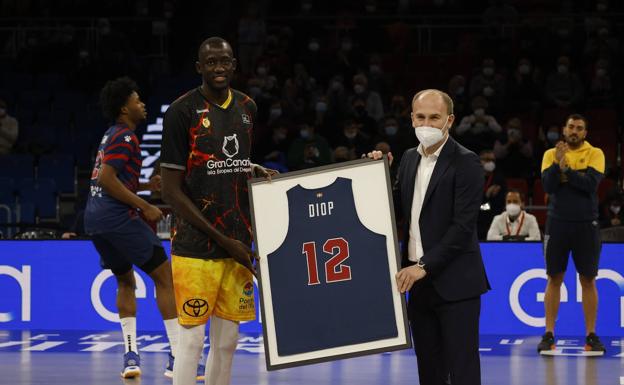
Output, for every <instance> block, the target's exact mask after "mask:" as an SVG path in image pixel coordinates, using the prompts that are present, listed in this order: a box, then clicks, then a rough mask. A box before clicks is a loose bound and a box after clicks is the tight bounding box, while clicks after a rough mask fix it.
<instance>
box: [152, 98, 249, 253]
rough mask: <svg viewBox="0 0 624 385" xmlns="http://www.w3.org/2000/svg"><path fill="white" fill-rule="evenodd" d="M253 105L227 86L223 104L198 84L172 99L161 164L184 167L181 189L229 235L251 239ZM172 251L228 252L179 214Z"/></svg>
mask: <svg viewBox="0 0 624 385" xmlns="http://www.w3.org/2000/svg"><path fill="white" fill-rule="evenodd" d="M256 112H257V107H256V104H255V103H254V101H253V100H252V99H251V98H249V96H247V95H245V94H243V93H242V92H239V91H236V90H233V89H230V90H229V94H228V98H227V100H226V101H225V102H224V103H223V104H222V105H217V104H213V103H211V102H210V101H208V100H207V99H206V98H205V97H204V95H203V94H202V93H201V91H200V89H199V88H196V89H194V90H192V91H189V92H187V93H186V94H185V95H183V96H182V97H180V98H179V99H177V100H176V101H175V102H173V103H172V104H171V106H170V107H169V109H168V110H167V112H166V113H165V119H164V121H163V143H162V150H161V151H162V153H161V157H160V160H161V163H160V165H161V167H165V168H172V169H177V170H183V171H184V172H185V175H186V178H185V183H184V190H185V192H186V193H187V194H188V195H189V197H190V198H191V200H192V201H193V202H194V203H195V205H196V206H197V207H198V208H199V209H200V210H201V212H202V214H204V217H205V218H206V219H207V220H208V221H209V222H210V223H211V224H212V225H213V226H214V227H215V228H216V229H217V230H219V231H220V232H222V233H223V234H225V235H226V236H228V237H231V238H234V239H237V240H239V241H241V242H243V243H245V244H247V245H251V221H250V218H249V199H248V196H247V180H248V179H249V178H250V177H251V167H252V165H251V161H250V152H251V139H252V135H253V125H254V122H255V119H256ZM171 253H172V254H174V255H178V256H183V257H191V258H206V259H208V258H210V259H212V258H227V257H228V255H227V253H226V252H225V250H223V249H222V248H221V247H220V246H219V245H218V244H216V242H213V241H212V240H211V239H210V238H209V237H208V236H207V235H206V234H204V233H203V232H201V231H200V230H198V229H197V228H195V227H194V226H193V225H191V224H190V223H187V222H186V221H185V220H184V219H182V218H178V219H177V221H176V225H175V231H174V236H173V239H172V241H171Z"/></svg>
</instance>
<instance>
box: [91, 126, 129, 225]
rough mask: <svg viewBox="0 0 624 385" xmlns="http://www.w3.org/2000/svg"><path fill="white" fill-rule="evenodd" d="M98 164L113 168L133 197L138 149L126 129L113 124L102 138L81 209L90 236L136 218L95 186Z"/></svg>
mask: <svg viewBox="0 0 624 385" xmlns="http://www.w3.org/2000/svg"><path fill="white" fill-rule="evenodd" d="M102 164H107V165H109V166H111V167H113V168H114V169H115V171H116V172H117V178H118V179H119V180H120V181H121V183H123V185H124V186H126V188H127V189H128V190H130V191H132V192H134V193H136V191H137V189H138V188H139V174H140V172H141V148H140V147H139V140H138V139H137V137H136V135H135V134H134V131H132V130H131V129H129V128H128V127H127V126H126V125H123V124H116V125H114V126H112V127H110V128H109V129H108V130H107V131H106V133H105V134H104V136H103V137H102V141H101V142H100V146H99V148H98V153H97V157H96V159H95V165H94V167H93V172H92V173H91V191H90V194H89V199H88V201H87V207H86V209H85V230H86V231H87V233H90V234H92V233H99V232H103V231H107V230H111V229H114V228H116V227H118V226H120V225H121V224H123V223H124V222H126V221H127V220H128V219H130V218H133V217H135V216H136V215H137V213H136V210H135V209H134V208H132V207H130V206H128V205H127V204H125V203H123V202H120V201H118V200H117V199H115V198H113V197H111V196H110V195H108V194H107V193H106V191H104V189H102V187H100V186H98V184H97V179H98V175H99V173H100V169H101V167H102Z"/></svg>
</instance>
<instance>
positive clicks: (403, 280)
mask: <svg viewBox="0 0 624 385" xmlns="http://www.w3.org/2000/svg"><path fill="white" fill-rule="evenodd" d="M426 275H427V272H426V271H425V269H423V268H422V267H418V266H417V265H412V266H409V267H404V268H403V269H401V271H399V272H398V273H396V282H397V288H398V289H399V293H405V292H407V291H409V289H411V288H412V286H413V285H414V283H416V281H418V280H420V279H423V278H424V277H425V276H426Z"/></svg>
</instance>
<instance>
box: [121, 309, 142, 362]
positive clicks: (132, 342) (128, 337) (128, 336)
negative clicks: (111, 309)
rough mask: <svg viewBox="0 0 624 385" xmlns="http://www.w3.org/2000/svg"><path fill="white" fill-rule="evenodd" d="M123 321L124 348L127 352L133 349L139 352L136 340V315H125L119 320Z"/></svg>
mask: <svg viewBox="0 0 624 385" xmlns="http://www.w3.org/2000/svg"><path fill="white" fill-rule="evenodd" d="M119 322H121V334H123V341H124V348H125V349H126V353H128V352H129V351H133V352H135V353H138V352H139V349H138V347H137V341H136V317H124V318H121V319H120V320H119Z"/></svg>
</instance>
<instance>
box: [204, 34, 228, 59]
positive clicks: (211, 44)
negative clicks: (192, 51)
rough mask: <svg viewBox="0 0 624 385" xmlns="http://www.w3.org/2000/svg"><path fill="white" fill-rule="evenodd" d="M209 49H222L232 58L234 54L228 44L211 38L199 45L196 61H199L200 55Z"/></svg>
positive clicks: (221, 39)
mask: <svg viewBox="0 0 624 385" xmlns="http://www.w3.org/2000/svg"><path fill="white" fill-rule="evenodd" d="M210 48H222V49H224V50H225V51H227V52H229V54H230V56H234V52H233V51H232V46H230V43H228V42H227V41H226V40H225V39H223V38H220V37H218V36H213V37H209V38H208V39H206V40H204V41H202V43H201V44H200V45H199V49H198V50H197V59H198V60H201V58H202V55H204V54H205V53H206V52H208V50H209V49H210Z"/></svg>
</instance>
